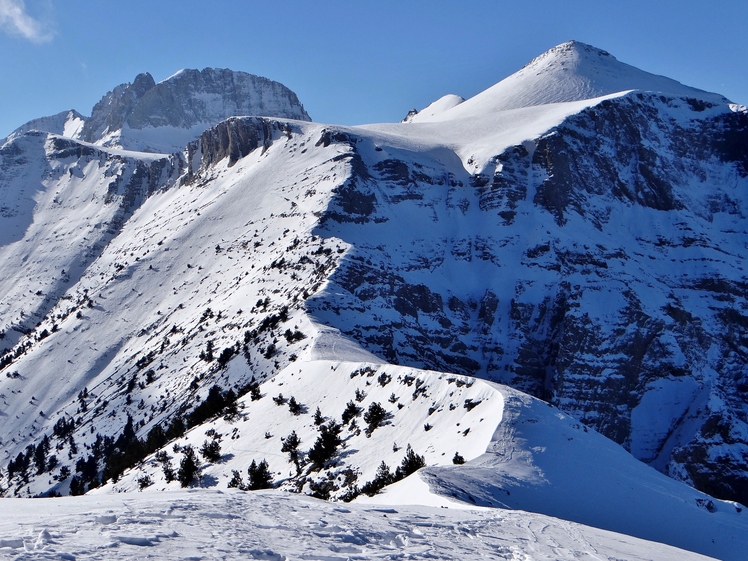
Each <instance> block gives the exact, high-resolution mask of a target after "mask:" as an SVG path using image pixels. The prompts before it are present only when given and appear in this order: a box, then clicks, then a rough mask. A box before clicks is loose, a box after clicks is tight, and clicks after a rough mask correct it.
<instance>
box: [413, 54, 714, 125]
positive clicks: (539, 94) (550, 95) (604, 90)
mask: <svg viewBox="0 0 748 561" xmlns="http://www.w3.org/2000/svg"><path fill="white" fill-rule="evenodd" d="M630 90H640V91H645V92H654V93H662V94H666V95H671V96H678V97H692V98H697V99H701V100H705V101H710V102H712V103H719V104H724V103H726V102H727V100H726V99H725V98H724V97H723V96H721V95H719V94H714V93H710V92H705V91H702V90H698V89H696V88H692V87H689V86H684V85H683V84H681V83H679V82H676V81H675V80H672V79H670V78H666V77H664V76H658V75H655V74H650V73H649V72H644V71H643V70H639V69H638V68H635V67H633V66H630V65H628V64H625V63H622V62H619V61H618V60H616V58H615V57H614V56H612V55H611V54H610V53H607V52H605V51H603V50H600V49H597V48H596V47H592V46H590V45H585V44H584V43H580V42H579V41H569V42H567V43H562V44H561V45H558V46H557V47H554V48H552V49H550V50H549V51H546V52H545V53H543V54H542V55H540V56H539V57H537V58H535V59H533V60H532V61H531V62H530V63H529V64H527V65H526V66H525V67H524V68H522V69H521V70H519V71H518V72H515V73H514V74H512V75H511V76H509V77H508V78H505V79H504V80H502V81H501V82H499V83H498V84H496V85H495V86H492V87H490V88H488V89H487V90H485V91H484V92H481V93H479V94H478V95H476V96H474V97H472V98H470V99H469V100H468V101H466V102H465V103H460V104H459V105H456V106H455V107H454V108H452V109H449V110H447V111H440V112H434V113H433V114H432V115H431V116H428V115H424V117H423V118H422V119H420V120H421V121H426V120H429V121H447V120H452V119H464V118H469V117H476V116H481V115H488V114H490V113H494V112H497V111H506V110H508V109H519V108H521V107H532V106H535V105H546V104H549V103H563V102H569V101H579V100H583V99H592V98H595V97H601V96H604V95H609V94H614V93H619V92H625V91H630Z"/></svg>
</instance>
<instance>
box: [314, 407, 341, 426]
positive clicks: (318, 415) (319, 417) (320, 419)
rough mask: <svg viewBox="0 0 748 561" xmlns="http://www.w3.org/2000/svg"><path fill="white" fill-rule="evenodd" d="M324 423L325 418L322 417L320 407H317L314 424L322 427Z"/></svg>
mask: <svg viewBox="0 0 748 561" xmlns="http://www.w3.org/2000/svg"><path fill="white" fill-rule="evenodd" d="M324 422H325V418H324V417H323V416H322V411H320V410H319V407H317V410H316V411H315V412H314V424H315V425H317V426H320V425H321V424H322V423H324ZM343 424H345V423H343Z"/></svg>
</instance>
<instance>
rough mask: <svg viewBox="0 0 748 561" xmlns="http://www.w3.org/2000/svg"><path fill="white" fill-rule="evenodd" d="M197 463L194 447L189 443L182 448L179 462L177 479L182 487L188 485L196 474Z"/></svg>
mask: <svg viewBox="0 0 748 561" xmlns="http://www.w3.org/2000/svg"><path fill="white" fill-rule="evenodd" d="M197 471H198V464H197V455H196V454H195V450H194V448H192V446H190V445H189V444H188V445H187V446H184V447H183V448H182V461H181V462H179V470H177V479H178V480H179V483H180V484H181V485H182V487H188V486H189V485H190V484H191V483H192V482H193V481H194V480H195V476H197Z"/></svg>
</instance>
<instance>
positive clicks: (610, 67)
mask: <svg viewBox="0 0 748 561" xmlns="http://www.w3.org/2000/svg"><path fill="white" fill-rule="evenodd" d="M226 72H227V71H210V72H208V71H207V70H206V71H203V72H202V73H200V72H197V71H183V72H180V73H178V74H177V75H175V76H173V77H171V78H169V79H167V80H165V81H164V82H162V83H160V84H154V83H153V79H152V78H150V76H149V75H140V76H139V77H138V78H137V79H136V80H135V82H134V83H133V84H132V85H126V86H121V87H118V88H116V89H115V90H114V91H113V92H110V94H108V95H107V97H105V99H104V100H103V101H102V103H101V104H99V105H97V108H94V112H93V115H92V117H91V118H90V119H88V120H86V122H85V125H84V127H83V128H82V129H80V128H74V127H72V126H68V125H67V124H66V123H68V122H69V121H70V119H72V118H73V117H75V115H76V114H72V113H70V114H66V115H67V116H66V117H65V118H64V119H63V118H62V117H60V119H57V118H49V119H48V120H46V121H43V122H41V124H39V125H37V126H36V127H34V126H33V125H31V124H30V125H28V126H24V127H25V129H24V127H22V128H21V129H19V131H18V134H16V133H14V134H13V135H11V136H10V137H9V138H8V139H7V140H6V141H5V143H4V144H3V146H2V148H0V217H1V218H0V220H2V228H0V254H1V257H2V263H3V267H2V269H0V332H1V333H2V337H3V338H2V340H0V347H4V348H5V349H6V350H5V352H4V353H2V354H1V355H0V360H1V361H2V362H0V365H2V366H1V367H0V368H2V370H1V372H2V373H3V374H4V376H3V377H2V379H0V399H2V404H1V406H0V407H1V408H2V410H1V411H2V415H3V429H2V434H1V435H0V438H1V439H2V451H3V454H4V462H6V463H8V462H11V463H12V465H13V470H12V472H13V473H12V475H9V474H8V469H7V468H6V469H4V470H3V479H2V480H0V481H1V482H2V485H3V487H4V488H5V489H6V491H5V494H6V495H9V496H13V495H15V496H27V495H43V494H48V493H50V492H54V493H62V494H67V493H68V492H69V490H70V488H71V482H72V481H73V480H72V477H73V476H75V478H76V480H77V481H80V480H83V481H84V488H85V489H88V488H89V487H90V488H93V487H95V486H96V485H97V484H99V483H100V481H99V479H100V477H101V475H102V472H101V470H102V469H103V468H104V466H105V463H106V458H105V457H104V456H105V455H104V454H102V449H107V450H109V449H110V448H111V447H112V445H114V444H116V442H119V443H123V442H125V440H117V439H118V437H119V436H120V435H121V434H136V435H137V436H139V437H140V438H141V439H143V440H145V438H146V435H147V434H148V433H149V431H150V430H151V429H152V428H153V427H155V426H161V427H163V428H164V429H166V428H167V426H168V425H169V423H171V422H172V421H173V419H175V418H177V417H184V418H188V416H189V413H190V411H192V410H194V409H195V406H196V405H197V404H198V403H200V402H201V401H203V400H204V399H205V398H206V397H207V396H208V395H209V390H210V388H211V387H213V386H218V387H220V388H221V389H223V390H224V391H226V390H228V389H232V390H234V391H239V390H240V389H242V391H246V390H247V389H248V388H249V387H250V386H248V385H247V384H248V383H250V382H251V381H252V380H253V379H254V381H255V382H261V385H260V386H259V389H258V395H259V396H260V397H259V398H258V395H254V394H249V393H248V394H246V395H245V396H244V397H241V398H240V399H239V400H238V401H237V403H236V406H237V409H236V411H235V412H234V413H231V414H229V415H227V416H225V417H221V416H219V417H217V418H215V419H213V420H210V421H208V422H207V423H202V422H200V423H199V424H198V425H197V426H195V427H194V428H192V429H191V430H190V431H188V432H187V433H186V434H185V435H184V436H182V437H180V438H179V439H178V440H176V441H174V442H170V443H169V444H168V445H167V446H165V447H164V448H162V449H161V451H160V452H159V454H160V455H159V456H158V457H159V458H161V459H160V460H159V459H157V457H156V456H154V455H151V456H148V457H147V458H146V460H145V462H143V463H142V464H139V465H138V466H136V467H134V468H133V469H132V470H129V471H126V472H124V473H123V474H121V476H120V475H119V474H118V476H117V478H116V479H117V480H116V481H113V480H109V481H108V482H104V483H105V485H103V486H102V487H101V489H99V490H97V491H95V492H96V493H107V492H112V491H136V490H137V489H140V488H142V487H149V488H153V489H167V488H174V487H179V483H178V482H176V481H171V482H169V481H167V478H166V477H165V472H164V470H163V465H164V463H163V460H164V457H165V456H166V457H171V461H172V462H173V465H174V467H175V468H176V467H177V466H178V465H179V463H180V461H181V460H182V458H184V457H185V456H186V455H187V454H186V452H185V450H186V449H188V448H185V447H186V446H188V445H191V446H193V447H194V448H195V449H198V448H200V447H201V445H202V444H203V443H204V442H208V441H209V440H214V441H216V442H218V443H219V445H220V448H221V457H220V459H219V460H218V461H217V462H215V461H208V460H204V459H203V458H200V462H201V467H200V477H201V479H200V481H201V485H203V486H206V487H217V488H219V489H225V488H227V487H228V485H229V482H230V481H231V480H232V478H234V474H233V471H234V470H236V471H237V472H239V474H240V475H241V474H243V476H244V477H246V469H247V466H248V465H249V464H250V463H251V461H252V460H255V461H256V462H260V461H261V460H262V459H265V460H267V461H268V463H269V465H270V470H271V472H272V474H273V478H274V480H275V483H276V485H278V486H280V487H281V488H285V489H288V490H293V491H302V492H304V493H311V494H315V495H317V496H323V497H330V498H338V499H343V498H345V499H346V500H350V499H352V498H353V497H354V496H355V495H356V494H357V492H358V491H360V490H361V488H363V487H364V483H366V482H371V481H373V480H374V478H375V477H376V475H377V473H378V469H379V467H380V463H382V462H384V463H385V464H387V466H388V467H389V468H390V469H391V470H392V471H393V472H394V471H395V468H397V467H398V465H400V463H401V461H403V458H404V456H405V453H406V450H407V447H408V445H410V446H411V447H412V450H413V451H414V452H415V453H416V454H419V455H422V456H423V457H424V459H425V462H426V464H427V465H428V466H429V467H428V468H427V469H425V470H422V471H421V472H419V473H418V474H416V475H413V476H411V477H408V478H406V479H405V480H403V481H400V482H399V483H396V484H395V485H394V486H393V487H392V488H391V490H390V491H388V492H386V493H385V494H384V495H379V496H375V497H373V498H364V497H363V496H360V497H359V498H358V499H356V500H357V501H385V502H402V501H403V500H406V501H413V502H417V503H420V504H432V505H436V506H450V507H454V506H455V505H457V504H463V505H473V504H474V503H475V504H480V505H483V506H491V507H497V506H499V507H506V508H513V509H523V510H531V511H535V512H539V513H543V514H547V515H551V516H555V517H558V518H561V519H566V520H572V521H575V522H580V523H584V524H590V525H595V526H598V527H602V528H605V529H607V530H612V531H616V532H621V533H628V534H630V535H634V536H637V537H640V538H644V539H648V540H654V541H660V542H664V543H668V544H670V545H674V546H676V547H681V548H685V549H688V550H691V551H696V552H699V553H701V554H705V555H712V556H716V557H719V558H722V559H738V558H740V555H742V553H741V552H743V551H745V549H746V546H748V543H746V540H748V538H747V537H746V536H748V532H746V529H748V528H746V519H745V516H746V514H745V513H744V512H743V508H742V507H741V506H740V505H739V504H737V503H732V502H726V501H720V500H717V499H728V500H732V501H738V502H742V503H743V504H745V503H746V502H748V496H746V495H745V492H746V491H745V490H746V489H747V488H748V424H747V423H748V407H747V406H746V395H747V394H748V391H747V390H748V369H747V368H746V358H745V357H746V346H747V345H748V343H747V341H748V334H747V333H746V330H748V319H747V318H748V310H746V301H745V298H746V284H745V281H744V276H745V275H744V271H743V265H742V255H743V254H744V251H745V247H746V244H748V235H747V234H746V231H745V227H744V225H745V215H746V212H748V208H747V205H748V202H747V201H746V186H747V184H748V114H747V113H746V110H745V108H742V107H738V106H735V105H731V104H730V103H729V102H727V100H724V98H722V97H721V96H718V95H716V94H710V93H706V92H701V91H699V90H695V89H693V88H688V87H686V86H683V85H681V84H678V83H677V82H674V81H672V80H669V79H667V78H663V77H659V76H653V75H650V74H647V73H645V72H642V71H640V70H638V69H634V68H632V67H629V66H627V65H624V64H622V63H619V62H618V61H616V60H615V59H614V58H613V57H612V56H611V55H609V54H607V53H605V52H603V51H599V50H597V49H595V48H593V47H589V46H587V45H583V44H580V43H574V42H572V43H567V44H564V45H560V46H559V47H556V48H555V49H552V50H551V51H549V52H548V53H546V54H544V55H541V57H538V58H537V59H535V60H534V61H533V62H531V63H530V64H529V65H528V66H526V67H525V68H524V69H522V70H521V71H520V72H518V73H517V74H515V75H513V76H511V77H509V78H507V79H505V80H503V81H502V82H500V83H499V84H497V85H496V86H494V87H493V88H490V89H489V90H487V91H486V92H484V93H482V94H479V95H478V96H476V97H475V98H472V99H470V100H467V101H464V102H460V103H458V102H459V99H458V98H456V97H455V96H451V97H450V96H448V97H445V98H442V100H440V101H439V102H436V103H435V104H432V106H430V109H429V110H428V111H423V112H421V113H418V114H415V115H413V114H411V115H410V117H409V118H408V119H406V121H408V122H404V123H400V124H382V125H369V126H362V127H339V126H325V125H320V124H315V123H311V122H304V120H306V119H308V116H307V115H306V113H305V112H304V111H303V108H302V107H301V105H300V104H299V103H298V100H297V99H296V96H295V95H294V94H292V93H291V92H289V91H288V90H285V89H284V88H283V87H282V86H280V85H277V86H278V87H275V89H273V90H272V93H269V94H268V96H270V97H268V98H263V99H264V100H265V101H264V102H263V103H264V105H262V107H264V108H266V109H268V112H269V113H271V115H272V117H256V116H253V117H232V118H230V119H228V120H223V121H221V119H224V118H225V117H228V116H230V115H229V114H222V113H221V112H220V111H217V110H216V111H217V112H216V111H213V108H214V106H215V105H216V104H215V103H213V101H210V100H213V99H214V98H213V97H211V96H212V95H213V93H211V92H213V89H214V86H215V88H217V89H218V90H220V91H226V87H227V86H226V83H225V81H226V80H229V79H230V81H231V80H233V82H232V83H241V84H244V83H245V82H244V81H242V80H239V81H237V78H236V74H235V73H232V74H227V73H226ZM227 76H228V78H227ZM232 76H233V78H231V77H232ZM243 76H250V75H243ZM250 78H253V79H254V78H256V77H251V76H250ZM247 80H249V79H247ZM258 80H259V81H260V82H258ZM262 80H264V79H257V80H254V81H253V80H249V82H251V83H252V84H255V85H256V84H257V83H261V84H265V83H266V82H267V83H269V84H275V83H272V82H269V81H264V82H263V81H262ZM249 82H247V83H249ZM247 87H248V88H249V86H247ZM253 87H254V86H253ZM196 91H197V92H204V94H203V93H200V94H199V95H197V94H196V93H195V92H196ZM242 91H243V92H245V93H241V92H239V93H238V94H237V95H239V98H242V96H244V95H247V96H249V97H250V98H252V96H253V95H254V93H252V92H254V91H255V90H253V89H252V88H249V89H248V90H242ZM247 91H249V93H246V92H247ZM263 91H264V90H263ZM206 92H207V93H206ZM209 94H210V95H209ZM167 98H168V99H169V100H171V101H169V103H168V104H165V103H166V102H165V101H164V100H165V99H167ZM208 98H210V100H208ZM229 98H230V100H231V103H229V106H230V107H231V110H230V112H231V113H233V112H237V113H240V114H241V113H244V114H246V113H252V114H256V113H264V111H263V110H261V109H256V108H257V105H251V104H250V105H243V101H241V99H239V98H236V99H234V97H232V96H229ZM242 99H243V98H242ZM107 100H108V101H107ZM206 100H208V101H206ZM232 104H233V105H232ZM288 111H291V113H290V114H289V113H288ZM71 115H72V117H71ZM289 118H290V119H291V120H289ZM292 119H301V120H292ZM218 121H221V122H218ZM61 126H62V134H65V135H66V136H61V135H60V134H61V133H60V131H59V130H58V129H60V127H61ZM45 127H46V128H47V129H49V128H53V129H54V130H50V131H45V132H40V131H39V129H41V130H44V129H45ZM208 127H209V128H208ZM206 129H207V130H206ZM26 131H28V132H26ZM175 131H178V134H176V133H175ZM180 131H181V132H180ZM68 134H69V135H70V136H71V137H68V136H67V135H68ZM198 135H199V138H197V140H194V141H192V142H190V143H189V144H188V145H187V146H186V148H185V149H184V150H183V151H181V152H176V153H174V154H173V155H171V156H166V155H162V154H161V153H162V152H175V150H177V148H176V147H177V145H178V143H179V142H182V141H183V144H181V145H180V146H181V147H184V143H186V142H188V141H189V140H190V139H192V138H194V137H196V136H198ZM162 141H163V143H162ZM91 142H94V143H96V144H92V143H91ZM123 146H124V147H125V148H137V149H138V150H148V151H150V152H152V153H144V152H142V151H141V152H134V151H132V150H124V149H122V147H123ZM450 372H451V373H455V374H447V373H450ZM475 377H477V378H480V379H483V380H486V381H481V380H476V379H475ZM495 383H501V384H505V385H508V386H512V387H513V388H515V389H514V390H510V389H509V388H507V387H505V386H499V385H496V384H495ZM518 390H519V391H518ZM215 391H216V390H214V393H213V394H212V395H214V396H215V395H216V394H215ZM520 392H525V393H524V394H523V393H520ZM526 394H531V395H534V396H537V397H539V398H542V399H544V400H545V401H547V402H548V403H550V404H551V406H549V405H543V404H542V403H541V402H539V401H536V400H534V399H532V398H530V397H529V396H528V395H526ZM291 397H294V403H296V404H297V405H298V408H293V404H291V405H289V400H290V398H291ZM272 398H275V399H272ZM349 402H350V403H352V404H353V406H354V411H356V409H355V408H358V409H359V410H358V415H355V414H353V413H350V412H349V413H350V414H351V415H352V416H353V417H352V420H350V419H349V420H348V422H346V423H343V425H344V426H342V427H341V428H340V433H339V438H340V440H341V444H340V447H336V449H335V450H334V452H335V453H334V455H333V457H332V459H330V460H329V461H327V462H322V463H321V464H320V463H315V462H314V461H312V460H311V456H309V455H308V452H309V451H310V450H311V449H312V447H313V445H314V444H315V440H316V439H317V437H318V436H319V434H320V430H321V429H320V426H324V427H334V425H330V424H329V423H330V422H331V421H337V422H340V421H341V418H342V414H343V411H344V410H345V409H346V407H347V405H348V403H349ZM373 404H379V405H381V406H382V407H383V409H384V414H385V416H384V418H383V419H381V421H380V422H378V423H377V424H375V425H373V426H372V425H369V426H368V427H367V424H369V421H368V420H366V419H365V418H364V416H363V414H364V413H368V410H369V408H370V407H371V406H372V405H373ZM553 406H555V407H557V409H554V408H553ZM318 407H319V411H320V414H319V417H321V418H320V419H318V420H319V421H320V422H319V423H318V422H316V421H315V420H314V418H313V417H314V414H315V411H316V409H317V408H318ZM561 411H563V413H561ZM71 419H72V420H74V423H73V424H71V423H70V420H71ZM128 419H131V422H130V421H128ZM367 419H368V417H367ZM61 420H62V421H61ZM55 427H56V428H55ZM123 429H124V433H123ZM326 430H327V429H326ZM330 430H333V429H330ZM128 431H130V432H128ZM292 431H293V432H295V433H296V435H297V436H298V437H299V438H300V440H301V444H300V445H299V447H298V450H299V452H300V456H299V463H298V467H297V466H296V465H295V464H294V463H293V461H290V460H291V458H290V457H289V454H288V452H287V451H283V450H282V448H283V447H284V444H285V442H286V439H287V438H288V437H289V435H290V434H291V432H292ZM594 431H599V432H600V433H602V435H604V436H606V437H608V438H610V439H611V440H612V441H614V442H616V443H618V444H620V445H622V446H623V448H622V447H620V446H618V445H616V444H614V443H613V442H610V441H608V440H606V439H604V438H603V437H602V436H600V435H598V434H597V433H595V432H594ZM44 436H46V437H47V439H48V441H49V450H48V451H47V452H46V455H45V454H42V455H41V456H42V457H43V458H44V459H43V460H40V461H37V460H35V459H34V458H36V457H37V456H38V454H35V451H36V450H37V449H39V447H40V446H42V447H44V446H43V442H44V441H43V437H44ZM104 437H108V438H110V440H109V441H108V442H109V444H106V443H107V440H106V438H104ZM102 443H103V444H102ZM175 444H176V448H175V447H174V445H175ZM30 446H31V448H29V447H30ZM121 446H124V445H123V444H121ZM624 448H625V449H626V450H628V451H629V452H631V454H633V457H632V456H630V455H629V454H628V453H627V452H626V451H625V450H624ZM45 450H46V448H45ZM110 452H111V450H110ZM455 454H457V455H458V456H462V457H463V458H464V459H465V460H466V461H467V464H466V465H463V466H452V459H453V457H455ZM51 455H54V456H55V461H53V462H50V461H48V458H49V457H50V456H51ZM634 457H635V458H638V459H639V460H642V461H644V462H646V463H648V464H650V466H652V467H648V466H646V465H645V464H643V463H641V462H638V461H636V460H635V459H634ZM32 460H33V461H32ZM40 462H41V463H40ZM8 465H10V464H8ZM19 466H20V467H19ZM575 466H576V467H575ZM63 468H64V469H63ZM652 468H656V469H657V470H659V471H660V472H662V473H665V474H667V475H670V476H671V477H672V478H673V479H668V478H667V477H665V476H663V475H662V474H661V473H659V472H658V471H655V470H654V469H652ZM585 470H586V471H585ZM106 473H107V472H104V475H106ZM581 473H585V474H586V476H584V477H580V474H581ZM92 474H93V476H92ZM676 480H679V481H683V482H686V483H688V484H689V485H692V486H693V487H695V488H696V489H699V490H700V491H704V492H706V493H709V494H711V495H713V496H714V497H716V498H712V497H710V496H708V495H705V494H703V493H701V492H699V491H696V490H694V489H692V488H689V487H688V486H686V485H684V484H682V483H679V482H678V481H676ZM151 496H152V495H151ZM455 501H457V502H455ZM663 520H667V521H670V522H671V523H666V522H663ZM14 543H16V542H14ZM559 555H560V554H559ZM629 555H633V554H629ZM631 558H636V557H631Z"/></svg>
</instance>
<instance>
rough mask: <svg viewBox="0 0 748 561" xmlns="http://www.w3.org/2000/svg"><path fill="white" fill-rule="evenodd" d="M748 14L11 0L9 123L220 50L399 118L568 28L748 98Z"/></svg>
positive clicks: (467, 4) (538, 6) (313, 103)
mask: <svg viewBox="0 0 748 561" xmlns="http://www.w3.org/2000/svg"><path fill="white" fill-rule="evenodd" d="M707 6H708V7H707ZM746 22H748V2H745V0H739V1H726V0H712V1H711V2H709V3H705V2H694V1H688V0H685V1H684V0H681V1H668V0H650V1H639V0H630V1H618V2H607V1H606V0H595V1H588V0H566V1H560V0H534V1H533V2H517V1H516V0H512V1H506V2H505V1H499V0H494V1H489V0H483V1H478V0H476V1H472V2H471V1H459V2H458V1H452V2H446V1H440V0H430V1H428V2H426V1H420V2H415V1H411V2H409V1H407V0H396V1H394V0H393V1H390V0H377V1H376V2H374V1H370V2H367V1H364V0H347V1H342V0H341V1H337V0H329V1H326V0H318V1H316V2H309V1H300V0H298V1H297V0H263V1H262V2H256V1H254V0H234V1H228V0H211V1H210V2H206V1H205V0H199V1H198V0H174V1H170V0H127V1H126V2H114V1H101V0H26V1H25V2H24V1H22V0H0V50H1V51H2V53H3V56H2V63H1V64H0V75H1V79H0V138H1V137H3V136H5V135H7V134H8V133H10V132H11V130H13V129H14V128H16V127H17V126H20V125H21V124H23V123H24V122H26V121H28V120H30V119H32V118H35V117H41V116H44V115H50V114H54V113H57V112H59V111H63V110H66V109H77V110H78V111H80V112H81V113H83V114H85V115H88V114H90V111H91V108H92V107H93V105H94V103H96V102H97V101H98V100H99V99H100V98H101V97H102V96H103V95H104V94H105V93H106V92H107V91H109V90H111V89H112V88H113V87H114V86H116V85H117V84H120V83H123V82H130V81H132V80H133V78H134V77H135V75H136V74H138V73H139V72H144V71H148V72H150V73H151V74H152V75H153V77H154V78H155V79H156V81H159V80H162V79H164V78H166V77H168V76H170V75H171V74H173V73H174V72H175V71H177V70H178V69H180V68H199V69H202V68H205V67H208V66H212V67H218V68H232V69H234V70H243V71H246V72H250V73H253V74H259V75H261V76H266V77H268V78H271V79H273V80H278V81H280V82H282V83H284V84H285V85H287V86H288V87H289V88H291V89H292V90H294V91H295V92H296V93H297V94H298V95H299V98H300V99H301V101H302V103H304V105H305V107H306V109H307V111H308V112H309V114H310V115H311V116H312V118H313V119H314V120H316V121H321V122H328V123H340V124H361V123H371V122H383V121H398V120H400V119H401V118H402V117H404V116H405V114H406V113H407V111H408V110H409V109H410V108H413V107H415V108H421V107H424V106H425V105H427V104H428V103H430V102H431V101H433V100H435V99H437V98H439V97H441V96H442V95H444V94H447V93H456V94H459V95H462V96H463V97H470V96H472V95H475V94H476V93H478V92H480V91H482V90H483V89H485V88H487V87H489V86H491V85H493V84H494V83H496V82H498V81H499V80H501V79H502V78H504V77H506V76H508V75H509V74H511V73H512V72H514V71H516V70H518V69H519V68H521V67H522V66H523V65H524V64H526V63H527V62H529V61H530V60H531V59H532V58H533V57H535V56H537V55H538V54H540V53H542V52H544V51H546V50H547V49H549V48H551V47H553V46H554V45H557V44H559V43H562V42H564V41H567V40H569V39H577V40H579V41H583V42H585V43H589V44H592V45H595V46H597V47H600V48H602V49H605V50H607V51H609V52H610V53H611V54H613V55H614V56H615V57H616V58H618V59H619V60H621V61H623V62H626V63H629V64H633V65H634V66H638V67H639V68H642V69H644V70H647V71H650V72H654V73H657V74H664V75H667V76H669V77H672V78H675V79H676V80H679V81H681V82H684V83H686V84H688V85H692V86H696V87H699V88H702V89H706V90H711V91H717V92H719V93H721V94H724V95H725V96H727V97H728V98H730V99H732V100H733V101H735V102H738V103H742V104H748V56H747V55H748V33H747V32H746Z"/></svg>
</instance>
